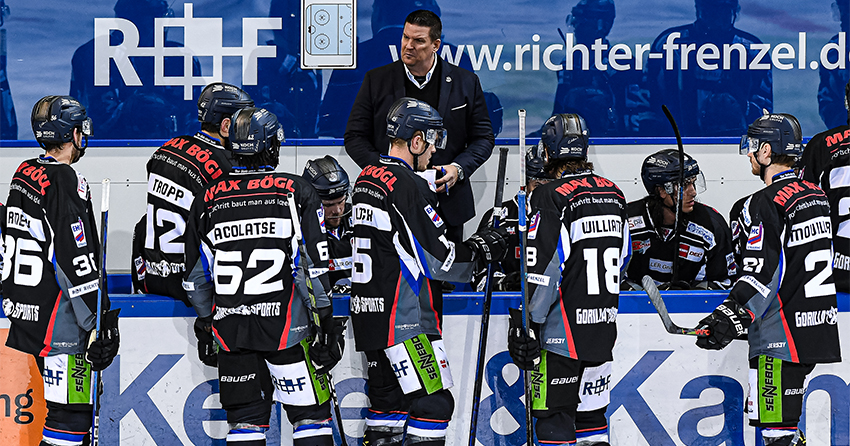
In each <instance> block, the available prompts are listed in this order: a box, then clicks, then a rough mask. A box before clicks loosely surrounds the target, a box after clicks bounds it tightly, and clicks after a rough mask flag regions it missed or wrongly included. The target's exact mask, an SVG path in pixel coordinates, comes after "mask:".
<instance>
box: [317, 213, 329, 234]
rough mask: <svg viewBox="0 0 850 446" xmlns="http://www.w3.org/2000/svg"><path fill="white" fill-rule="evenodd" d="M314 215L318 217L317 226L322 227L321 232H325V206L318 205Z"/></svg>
mask: <svg viewBox="0 0 850 446" xmlns="http://www.w3.org/2000/svg"><path fill="white" fill-rule="evenodd" d="M316 215H317V216H318V217H319V226H321V227H322V234H324V233H326V232H327V229H325V207H324V206H319V209H318V210H316Z"/></svg>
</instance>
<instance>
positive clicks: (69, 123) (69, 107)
mask: <svg viewBox="0 0 850 446" xmlns="http://www.w3.org/2000/svg"><path fill="white" fill-rule="evenodd" d="M30 118H31V122H32V132H33V134H34V135H35V140H36V141H38V144H39V145H40V146H41V147H42V148H45V145H47V144H51V145H53V144H57V145H58V144H64V143H66V142H71V141H74V129H75V128H79V129H80V131H81V132H82V134H83V141H84V142H83V146H82V147H77V149H78V150H80V152H81V154H80V156H82V154H83V152H84V151H85V149H86V146H88V137H89V136H91V134H92V123H91V118H89V117H88V116H86V108H85V107H83V106H82V105H81V104H80V102H79V101H77V100H76V99H74V98H72V97H71V96H45V97H43V98H41V99H39V100H38V102H36V103H35V105H34V106H33V108H32V115H31V116H30ZM75 145H76V143H75Z"/></svg>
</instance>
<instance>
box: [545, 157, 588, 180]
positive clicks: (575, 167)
mask: <svg viewBox="0 0 850 446" xmlns="http://www.w3.org/2000/svg"><path fill="white" fill-rule="evenodd" d="M587 170H590V171H592V170H593V163H592V162H590V161H588V160H582V159H575V158H559V159H556V160H553V161H552V162H550V163H549V164H547V165H546V173H547V174H549V175H550V176H551V177H552V178H561V175H562V174H564V173H579V172H582V171H587Z"/></svg>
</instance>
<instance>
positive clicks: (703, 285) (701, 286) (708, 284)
mask: <svg viewBox="0 0 850 446" xmlns="http://www.w3.org/2000/svg"><path fill="white" fill-rule="evenodd" d="M727 282H729V280H727ZM730 285H731V284H730ZM730 285H727V284H725V283H723V282H718V281H717V280H703V281H700V282H694V283H693V284H692V286H691V289H694V290H728V289H729V287H730Z"/></svg>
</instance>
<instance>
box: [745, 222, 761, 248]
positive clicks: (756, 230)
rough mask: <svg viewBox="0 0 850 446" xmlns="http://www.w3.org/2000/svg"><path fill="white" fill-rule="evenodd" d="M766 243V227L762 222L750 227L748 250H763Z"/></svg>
mask: <svg viewBox="0 0 850 446" xmlns="http://www.w3.org/2000/svg"><path fill="white" fill-rule="evenodd" d="M763 244H764V227H763V226H762V224H761V223H759V225H758V226H753V227H752V228H750V235H749V237H747V250H748V251H761V247H762V245H763Z"/></svg>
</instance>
